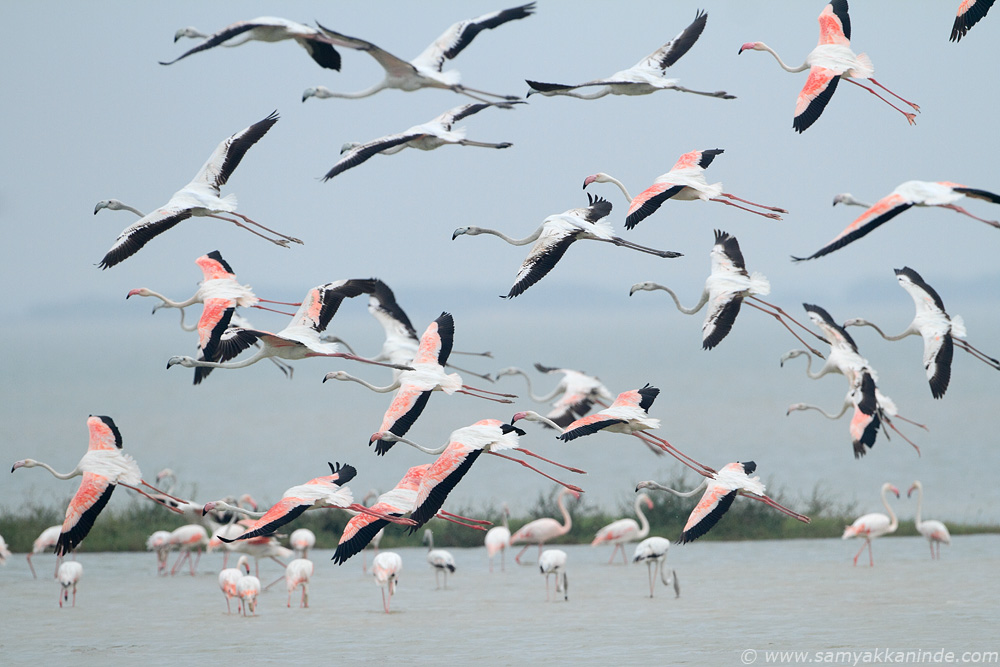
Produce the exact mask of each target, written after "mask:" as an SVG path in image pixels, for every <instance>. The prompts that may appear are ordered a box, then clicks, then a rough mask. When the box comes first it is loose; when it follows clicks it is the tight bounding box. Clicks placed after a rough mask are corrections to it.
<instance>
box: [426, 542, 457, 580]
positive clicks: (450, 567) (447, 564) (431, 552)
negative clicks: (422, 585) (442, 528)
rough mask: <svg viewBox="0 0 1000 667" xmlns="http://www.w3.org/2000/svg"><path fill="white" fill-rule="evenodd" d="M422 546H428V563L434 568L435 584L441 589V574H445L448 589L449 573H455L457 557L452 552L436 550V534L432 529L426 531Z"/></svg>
mask: <svg viewBox="0 0 1000 667" xmlns="http://www.w3.org/2000/svg"><path fill="white" fill-rule="evenodd" d="M421 544H426V545H427V562H428V563H429V564H430V566H431V567H432V568H434V583H435V584H437V588H441V582H440V581H439V576H438V575H439V574H440V573H442V572H443V573H444V587H445V588H448V573H449V572H454V571H455V557H454V556H452V555H451V552H450V551H446V550H444V549H435V548H434V532H433V531H431V529H430V528H427V529H425V530H424V537H423V539H422V540H421Z"/></svg>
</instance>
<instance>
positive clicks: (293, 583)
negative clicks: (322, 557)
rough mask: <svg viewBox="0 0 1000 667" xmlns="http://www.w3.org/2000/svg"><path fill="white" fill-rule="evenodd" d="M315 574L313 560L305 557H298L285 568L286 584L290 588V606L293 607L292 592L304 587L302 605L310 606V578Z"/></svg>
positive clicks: (300, 604) (300, 603)
mask: <svg viewBox="0 0 1000 667" xmlns="http://www.w3.org/2000/svg"><path fill="white" fill-rule="evenodd" d="M312 575H313V562H312V561H311V560H306V559H305V558H296V559H295V560H293V561H292V562H290V563H289V564H288V567H286V568H285V584H286V587H287V588H288V607H289V609H290V608H291V607H292V593H293V592H294V591H295V589H296V588H298V587H299V586H301V587H302V599H301V601H300V602H299V606H300V607H308V606H309V579H310V578H311V577H312Z"/></svg>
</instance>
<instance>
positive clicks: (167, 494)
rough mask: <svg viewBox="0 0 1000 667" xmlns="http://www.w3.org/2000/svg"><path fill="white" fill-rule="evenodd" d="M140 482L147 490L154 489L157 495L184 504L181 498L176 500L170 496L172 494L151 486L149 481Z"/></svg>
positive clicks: (142, 480)
mask: <svg viewBox="0 0 1000 667" xmlns="http://www.w3.org/2000/svg"><path fill="white" fill-rule="evenodd" d="M139 481H140V482H141V483H142V485H143V486H145V487H147V488H150V489H152V490H153V491H155V492H156V493H159V494H161V495H164V496H166V497H167V498H170V499H171V500H176V501H177V502H179V503H182V502H184V501H183V500H182V499H180V498H175V497H174V496H172V495H170V494H169V493H167V492H166V491H161V490H160V489H158V488H156V487H155V486H153V485H152V484H150V483H149V482H147V481H146V480H144V479H140V480H139ZM122 486H124V484H123V485H122Z"/></svg>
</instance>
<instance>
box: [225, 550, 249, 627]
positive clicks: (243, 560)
mask: <svg viewBox="0 0 1000 667" xmlns="http://www.w3.org/2000/svg"><path fill="white" fill-rule="evenodd" d="M247 574H250V559H249V558H247V557H246V555H243V556H240V559H239V560H238V561H236V567H227V568H224V569H223V570H221V571H220V572H219V588H220V589H221V590H222V594H223V595H225V596H226V613H229V614H231V613H233V609H232V607H231V606H230V605H229V600H230V599H232V598H239V592H238V591H237V589H236V587H237V585H238V584H239V581H240V579H241V578H242V577H243V576H244V575H247ZM241 604H242V603H241Z"/></svg>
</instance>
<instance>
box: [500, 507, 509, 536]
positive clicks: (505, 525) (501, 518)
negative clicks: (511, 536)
mask: <svg viewBox="0 0 1000 667" xmlns="http://www.w3.org/2000/svg"><path fill="white" fill-rule="evenodd" d="M507 514H508V512H507V510H506V509H504V512H503V515H502V516H501V517H500V521H501V523H502V524H503V527H504V528H506V529H507V532H510V526H509V525H507Z"/></svg>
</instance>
